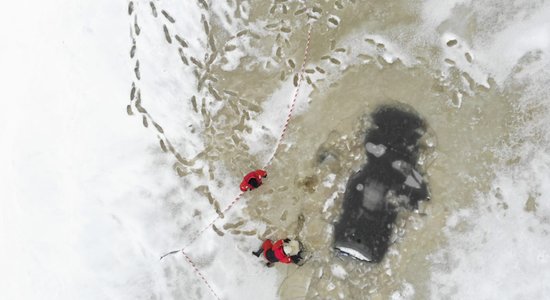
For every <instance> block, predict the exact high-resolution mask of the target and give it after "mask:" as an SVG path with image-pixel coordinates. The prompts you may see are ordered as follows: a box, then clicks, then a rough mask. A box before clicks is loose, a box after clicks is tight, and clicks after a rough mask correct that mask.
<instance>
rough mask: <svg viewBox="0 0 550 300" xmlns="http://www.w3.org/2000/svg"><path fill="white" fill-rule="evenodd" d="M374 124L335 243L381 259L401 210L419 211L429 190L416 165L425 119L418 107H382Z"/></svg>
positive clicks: (344, 251)
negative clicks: (416, 111) (363, 163)
mask: <svg viewBox="0 0 550 300" xmlns="http://www.w3.org/2000/svg"><path fill="white" fill-rule="evenodd" d="M372 123H373V125H372V128H371V129H370V130H368V132H367V135H366V139H365V148H366V152H367V164H365V165H364V166H363V167H362V169H361V170H360V171H359V172H357V173H355V174H353V175H352V176H351V177H350V179H349V180H348V183H347V186H346V191H345V194H344V202H343V212H342V215H341V217H340V220H339V221H338V223H336V225H335V228H334V247H335V248H336V250H337V252H338V253H340V254H345V255H351V256H353V257H355V258H358V259H361V260H366V261H371V262H378V261H380V260H381V259H382V258H383V257H384V254H385V253H386V251H387V249H388V246H389V240H390V236H391V232H392V226H393V223H394V221H395V218H396V217H397V213H398V208H399V207H405V208H409V209H415V208H417V207H418V202H419V201H421V200H427V199H428V194H429V193H428V188H427V185H426V182H425V180H424V178H423V176H422V175H421V174H420V172H419V171H418V170H417V169H416V167H417V162H418V156H419V151H420V146H419V141H420V138H421V137H422V136H423V135H424V134H425V132H426V125H425V123H424V121H423V120H422V119H421V118H420V117H419V116H418V115H417V114H416V113H414V112H413V110H412V109H408V108H404V107H397V106H382V107H380V108H378V109H377V110H376V111H375V112H374V113H373V114H372Z"/></svg>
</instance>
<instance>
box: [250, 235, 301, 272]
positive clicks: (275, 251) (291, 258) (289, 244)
mask: <svg viewBox="0 0 550 300" xmlns="http://www.w3.org/2000/svg"><path fill="white" fill-rule="evenodd" d="M262 253H263V254H264V257H265V258H266V259H267V263H266V266H268V267H271V266H273V264H274V263H276V262H281V263H284V264H289V263H295V264H298V263H299V262H300V261H301V260H302V257H301V255H300V253H301V249H300V243H299V242H298V241H296V240H290V239H284V240H278V241H276V242H275V243H273V242H272V241H271V240H266V241H264V243H263V244H262V247H261V248H260V249H258V250H257V251H256V252H252V254H254V255H256V256H257V257H260V254H262Z"/></svg>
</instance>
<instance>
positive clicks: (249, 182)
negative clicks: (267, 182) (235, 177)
mask: <svg viewBox="0 0 550 300" xmlns="http://www.w3.org/2000/svg"><path fill="white" fill-rule="evenodd" d="M266 177H267V172H266V171H264V170H256V171H252V172H250V173H248V174H246V175H245V176H244V178H243V181H242V182H241V185H240V189H241V191H243V192H246V191H251V190H253V189H255V188H258V187H259V186H260V185H262V179H263V178H266Z"/></svg>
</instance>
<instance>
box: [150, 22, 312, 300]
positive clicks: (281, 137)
mask: <svg viewBox="0 0 550 300" xmlns="http://www.w3.org/2000/svg"><path fill="white" fill-rule="evenodd" d="M311 27H312V26H311V24H310V25H309V29H308V32H307V42H306V47H305V50H304V60H303V62H302V66H301V68H300V71H299V75H298V82H297V84H296V89H295V91H294V96H293V97H292V100H291V102H290V107H289V110H288V114H287V118H286V121H285V124H284V126H283V130H282V132H281V135H280V136H279V139H278V140H277V143H276V145H275V149H274V151H273V153H272V154H271V156H270V157H269V159H268V160H267V162H266V163H265V166H264V168H263V169H264V170H265V169H267V167H269V166H270V165H271V162H272V161H273V158H274V157H275V154H277V151H278V149H279V147H280V146H281V144H282V142H283V138H284V136H285V134H286V130H287V128H288V124H289V123H290V119H291V118H292V113H293V112H294V107H295V106H296V100H297V99H298V94H299V92H300V85H301V83H302V79H303V76H304V70H305V67H306V62H307V58H308V56H309V45H310V40H311ZM243 194H244V192H240V193H239V194H238V195H237V197H235V199H234V200H233V201H232V202H231V203H230V204H229V205H228V206H227V207H226V208H225V209H224V210H223V211H222V213H221V214H219V215H218V216H216V218H214V219H213V220H212V221H211V222H210V223H209V224H208V225H207V226H206V227H204V228H203V229H201V230H200V231H199V232H198V233H197V234H195V235H194V236H193V237H192V238H191V239H190V240H189V242H188V243H187V245H186V246H184V247H183V248H181V249H180V250H175V251H171V252H169V253H166V254H165V255H163V256H162V257H161V258H160V259H163V258H164V257H166V256H168V255H171V254H175V253H178V252H181V253H182V254H183V256H184V257H185V259H186V260H187V261H188V262H189V264H191V266H192V267H193V269H194V270H195V272H196V273H197V274H198V275H199V277H200V278H201V279H202V281H203V282H204V283H205V284H206V286H207V287H208V289H210V292H212V294H213V295H214V296H215V297H216V299H218V300H220V297H218V295H217V294H216V292H214V289H213V288H212V286H211V285H210V283H208V280H206V278H205V277H204V275H203V274H202V273H201V272H200V270H199V269H198V268H197V266H196V265H195V263H194V262H193V260H191V258H190V257H189V256H188V255H187V254H186V253H185V249H186V248H187V247H189V246H190V245H191V244H193V242H195V241H196V240H197V239H198V238H199V237H200V236H201V235H202V234H203V233H204V232H205V231H206V230H207V229H208V228H210V227H211V226H212V225H214V223H216V221H218V220H219V219H220V218H221V216H223V215H225V213H226V212H227V211H229V210H230V209H231V208H232V207H233V206H234V205H235V204H236V203H237V202H238V201H239V200H240V199H241V197H242V195H243Z"/></svg>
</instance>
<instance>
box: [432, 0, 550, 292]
mask: <svg viewBox="0 0 550 300" xmlns="http://www.w3.org/2000/svg"><path fill="white" fill-rule="evenodd" d="M514 4H515V5H512V6H502V5H500V4H497V2H495V1H483V2H475V1H455V2H452V1H451V2H449V1H446V2H442V1H427V2H426V3H425V4H424V7H425V21H426V23H427V24H429V26H433V27H436V26H438V25H440V24H441V23H442V22H444V21H445V20H447V17H448V18H452V14H451V11H452V10H453V9H458V8H462V9H463V10H471V11H475V13H476V16H477V20H479V22H480V24H478V28H479V31H478V32H476V36H475V37H474V38H473V40H472V41H470V42H468V44H469V45H468V46H467V47H468V51H471V52H472V53H473V54H475V60H474V65H475V67H472V66H468V65H467V62H466V61H465V60H457V61H456V62H457V66H458V67H459V68H461V69H463V70H466V71H467V72H469V73H470V74H471V75H472V74H474V73H472V70H473V69H475V70H476V72H477V71H479V74H482V73H485V74H487V75H486V76H491V77H493V78H494V79H495V81H496V83H497V84H499V86H500V88H510V87H513V86H514V84H516V85H517V84H520V85H521V86H522V87H523V95H522V97H521V99H520V101H519V103H517V104H516V109H517V110H518V112H520V113H526V112H528V111H529V109H530V107H537V110H536V111H537V113H536V114H535V116H536V117H533V118H531V119H528V120H526V121H525V120H524V121H523V124H522V123H519V124H520V126H518V128H516V129H515V130H516V132H514V133H513V139H512V145H511V146H510V149H501V151H502V153H500V154H501V155H505V157H508V156H509V155H512V157H510V158H514V157H517V158H518V161H519V162H518V163H517V164H513V165H511V166H497V174H498V175H497V177H496V178H495V180H494V182H493V183H492V188H491V190H490V191H489V192H487V193H479V194H478V197H477V199H476V203H477V204H475V205H474V206H473V207H471V208H467V209H463V210H459V211H457V212H455V213H453V214H452V215H451V216H450V217H449V219H448V220H447V225H446V227H445V228H444V232H445V234H446V235H447V237H448V239H449V244H448V245H446V246H445V247H444V248H442V249H440V250H439V251H438V252H437V253H435V254H434V255H432V256H431V257H430V259H431V261H432V264H433V265H432V269H433V270H432V271H433V274H432V282H433V283H432V288H431V292H432V299H449V298H453V299H543V298H547V297H548V294H549V293H550V286H549V285H548V284H547V283H548V282H550V271H549V270H550V251H549V250H548V249H550V239H549V238H548V234H549V233H550V225H549V223H548V220H549V218H550V202H549V201H548V199H549V198H550V188H549V187H550V175H549V174H550V157H549V156H548V154H547V153H548V151H549V149H550V135H549V134H548V131H547V126H548V125H547V124H549V123H550V118H549V114H548V112H549V111H550V101H549V100H550V91H549V90H548V83H550V72H548V71H547V70H548V68H549V67H550V21H549V20H550V2H548V1H545V2H538V3H534V2H528V1H518V2H517V3H514ZM503 15H506V17H504V18H503V17H502V16H503ZM451 24H453V23H451ZM449 38H453V39H457V40H458V43H459V45H460V44H461V43H462V44H463V45H466V42H464V41H463V40H461V39H460V37H456V36H454V35H451V34H446V36H445V38H444V41H447V40H448V39H449ZM442 47H443V48H445V47H447V46H446V45H442ZM443 50H444V51H451V50H448V49H443ZM473 77H475V76H473ZM476 80H477V79H476ZM478 83H482V82H478ZM531 109H532V108H531ZM506 155H508V156H506Z"/></svg>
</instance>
